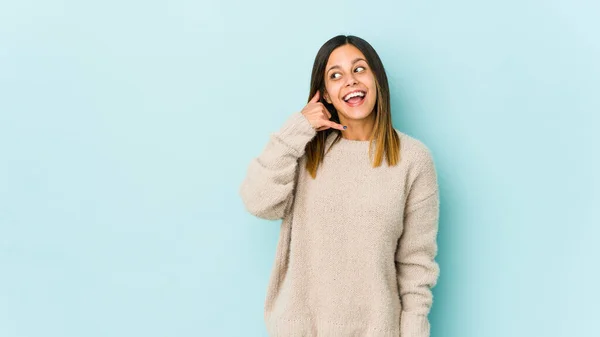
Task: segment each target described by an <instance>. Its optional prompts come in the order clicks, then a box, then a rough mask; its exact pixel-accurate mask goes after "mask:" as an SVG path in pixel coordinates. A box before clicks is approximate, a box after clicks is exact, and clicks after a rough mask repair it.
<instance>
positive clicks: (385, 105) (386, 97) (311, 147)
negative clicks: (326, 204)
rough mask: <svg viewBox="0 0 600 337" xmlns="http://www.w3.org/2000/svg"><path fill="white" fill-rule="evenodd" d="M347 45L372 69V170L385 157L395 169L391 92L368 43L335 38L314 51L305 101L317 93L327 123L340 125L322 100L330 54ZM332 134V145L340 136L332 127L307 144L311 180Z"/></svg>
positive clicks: (348, 37) (350, 37)
mask: <svg viewBox="0 0 600 337" xmlns="http://www.w3.org/2000/svg"><path fill="white" fill-rule="evenodd" d="M346 44H351V45H353V46H354V47H356V48H358V50H360V51H361V52H362V53H363V54H364V55H365V58H366V61H367V64H368V65H369V67H371V70H372V72H373V74H374V75H375V84H376V86H377V99H376V102H375V107H374V108H373V112H372V113H374V114H375V124H374V126H373V132H371V136H370V139H369V140H370V142H369V156H370V157H372V150H373V149H372V146H373V140H375V144H376V145H375V149H376V151H375V156H374V157H373V167H377V166H380V165H381V163H382V161H383V158H384V156H385V158H386V160H387V162H388V165H389V166H394V165H396V164H397V163H399V162H400V137H398V134H397V133H396V132H395V130H394V128H393V126H392V114H391V107H390V89H389V86H388V80H387V75H386V74H385V69H384V68H383V63H382V62H381V59H380V58H379V55H377V52H375V49H373V47H372V46H371V45H370V44H369V43H368V42H367V41H365V40H363V39H361V38H359V37H357V36H353V35H338V36H335V37H333V38H331V39H330V40H328V41H327V42H325V44H323V46H321V48H320V49H319V51H318V52H317V56H316V57H315V62H314V64H313V68H312V75H311V79H310V92H309V95H308V101H310V99H311V98H312V97H313V96H314V95H315V94H316V93H317V90H318V91H319V93H320V97H321V98H320V100H319V101H320V102H321V103H323V105H325V107H326V108H327V110H328V111H329V113H331V119H330V120H332V121H334V122H336V123H340V117H339V115H338V113H337V110H336V109H335V107H334V106H333V104H329V103H327V101H325V100H324V99H323V92H324V91H325V67H326V66H327V61H328V60H329V55H331V53H332V52H333V50H334V49H336V48H338V47H341V46H343V45H346ZM332 132H335V133H337V136H336V138H335V140H334V141H333V143H332V146H333V145H334V144H335V143H337V142H338V141H339V140H340V138H341V137H342V133H341V131H340V130H338V129H333V128H329V129H325V130H323V131H319V132H317V135H316V136H315V137H314V138H313V139H312V140H311V141H310V142H309V143H308V144H306V148H305V152H306V159H307V160H306V169H307V170H308V172H309V173H310V175H311V176H312V177H313V178H315V177H316V176H317V169H318V167H319V164H321V162H322V161H323V158H324V157H325V141H326V139H327V137H328V136H329V135H330V134H331V133H332ZM328 151H329V150H328Z"/></svg>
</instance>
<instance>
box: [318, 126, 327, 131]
mask: <svg viewBox="0 0 600 337" xmlns="http://www.w3.org/2000/svg"><path fill="white" fill-rule="evenodd" d="M327 129H329V125H325V126H321V127H320V128H317V131H323V130H327Z"/></svg>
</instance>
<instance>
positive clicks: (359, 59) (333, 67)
mask: <svg viewBox="0 0 600 337" xmlns="http://www.w3.org/2000/svg"><path fill="white" fill-rule="evenodd" d="M361 60H362V61H365V62H367V60H365V59H363V58H362V57H357V58H355V59H354V60H353V61H352V64H354V63H356V62H358V61H361ZM335 68H340V66H338V65H335V66H332V67H330V68H329V69H327V71H326V72H325V73H328V72H329V71H330V70H331V69H335Z"/></svg>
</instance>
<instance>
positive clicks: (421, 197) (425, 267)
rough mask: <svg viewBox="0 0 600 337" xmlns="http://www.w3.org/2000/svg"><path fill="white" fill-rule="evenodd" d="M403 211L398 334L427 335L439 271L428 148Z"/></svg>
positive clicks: (433, 181) (434, 189)
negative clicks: (436, 258) (436, 257)
mask: <svg viewBox="0 0 600 337" xmlns="http://www.w3.org/2000/svg"><path fill="white" fill-rule="evenodd" d="M416 167H417V170H416V175H415V178H414V179H413V180H412V183H411V186H410V189H409V193H408V197H407V200H406V207H405V211H404V221H403V231H402V235H401V236H400V238H399V239H398V247H397V250H396V256H395V262H396V270H397V275H398V286H399V292H400V297H401V303H402V312H401V317H400V336H401V337H429V336H430V325H429V319H428V315H429V311H430V308H431V305H432V304H433V294H432V291H431V288H433V287H434V286H435V285H436V283H437V279H438V276H439V273H440V269H439V265H438V263H437V262H436V261H435V256H436V255H437V232H438V220H439V190H438V182H437V174H436V169H435V166H434V162H433V158H432V156H431V153H430V151H429V150H428V149H426V151H425V152H424V156H422V158H421V159H420V161H419V164H418V165H416Z"/></svg>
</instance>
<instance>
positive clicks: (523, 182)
mask: <svg viewBox="0 0 600 337" xmlns="http://www.w3.org/2000/svg"><path fill="white" fill-rule="evenodd" d="M599 13H600V5H599V3H598V2H596V1H591V0H590V1H566V0H563V1H557V0H555V1H547V0H546V1H542V0H538V1H533V0H531V1H516V0H508V1H461V0H458V1H368V2H363V1H327V2H320V1H314V0H310V1H302V2H298V1H297V2H281V1H274V0H273V1H249V2H248V1H237V2H236V1H220V2H219V1H211V2H203V1H199V2H198V1H189V0H169V1H150V2H147V1H139V0H138V1H114V0H110V1H95V2H91V1H87V2H80V1H67V0H65V1H40V0H25V1H3V2H2V4H0V267H1V274H0V336H2V337H34V336H36V337H37V336H44V337H55V336H56V337H58V336H60V337H64V336H69V337H70V336H72V337H76V336H77V337H79V336H86V337H94V336H111V337H117V336H146V337H153V336H178V337H181V336H224V337H229V336H231V337H236V336H266V331H265V328H264V322H263V304H264V298H265V293H266V287H267V283H268V280H269V275H270V272H271V268H272V265H273V261H274V253H275V247H276V244H277V239H278V234H279V225H280V221H267V220H261V219H258V218H255V217H253V216H252V215H250V214H249V213H247V212H246V211H245V209H244V206H243V204H242V202H241V199H240V198H239V196H238V188H239V185H240V183H241V181H242V179H243V177H244V176H245V173H246V168H247V166H248V164H249V162H250V160H251V159H252V158H253V157H255V156H257V155H258V154H259V153H260V152H261V151H262V149H263V148H264V146H265V144H266V142H267V141H268V137H269V134H270V133H271V132H274V131H276V130H278V129H279V128H280V126H281V125H282V123H283V122H284V121H285V120H286V119H287V117H288V116H289V115H290V114H291V113H293V112H295V111H299V110H300V109H302V107H303V106H304V105H305V104H306V101H307V99H308V88H309V80H310V72H311V67H312V62H313V59H314V56H315V55H316V53H317V50H318V48H319V47H320V46H321V45H322V44H323V43H324V42H325V41H326V40H327V39H329V38H331V37H333V36H334V35H337V34H352V35H357V36H360V37H362V38H364V39H366V40H367V41H368V42H370V43H371V44H372V45H373V46H374V48H375V49H376V50H377V52H378V53H379V54H380V56H381V58H382V60H383V63H384V65H385V67H386V71H387V74H388V77H389V81H390V87H391V88H390V89H391V95H392V109H393V112H392V113H393V116H394V119H393V120H394V126H395V127H396V128H398V129H399V130H401V131H403V132H405V133H407V134H409V135H412V136H414V137H416V138H418V139H420V140H422V141H423V142H424V143H425V144H427V145H428V146H429V147H430V149H431V150H432V152H433V155H434V158H435V161H436V165H437V169H438V172H439V183H440V192H441V219H440V231H439V238H438V242H439V255H438V261H439V263H440V267H441V275H440V279H439V282H438V285H437V286H436V287H435V288H434V306H433V309H432V311H431V315H430V319H431V324H432V337H500V336H502V337H505V336H511V337H516V336H519V337H521V336H546V337H558V336H561V337H573V336H599V335H600V327H599V326H598V324H596V323H594V322H597V318H598V314H599V311H598V304H600V290H599V285H600V276H599V270H598V267H599V266H600V263H599V262H598V260H599V258H600V248H599V247H600V242H598V240H600V239H599V235H600V221H599V217H598V211H599V208H600V206H599V204H600V200H599V199H600V198H599V196H598V194H599V192H598V191H599V188H600V186H599V178H598V174H599V172H600V165H599V162H600V160H599V158H598V153H599V152H600V151H599V149H598V148H599V144H600V135H599V134H598V133H599V130H600V129H599V125H598V124H599V123H598V122H599V119H600V118H599V117H598V115H599V114H600V94H599V93H598V89H599V88H600V39H599V38H598V36H599V35H600V24H599V23H598V15H599Z"/></svg>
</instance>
